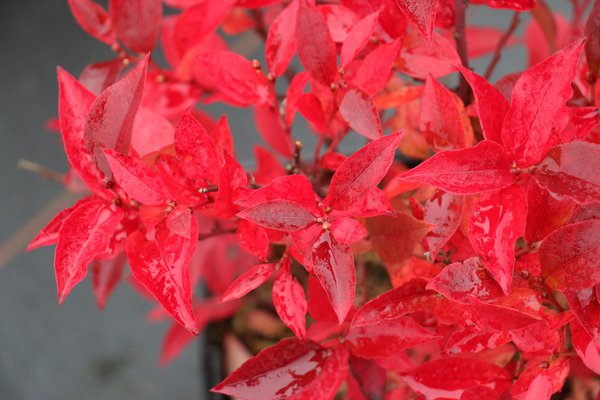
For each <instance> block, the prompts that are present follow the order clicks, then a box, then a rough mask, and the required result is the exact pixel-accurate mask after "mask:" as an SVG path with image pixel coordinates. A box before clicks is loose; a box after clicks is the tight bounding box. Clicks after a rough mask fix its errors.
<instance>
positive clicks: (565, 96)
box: [502, 40, 583, 166]
mask: <svg viewBox="0 0 600 400" xmlns="http://www.w3.org/2000/svg"><path fill="white" fill-rule="evenodd" d="M582 49H583V41H582V40H578V41H576V42H574V43H573V44H571V45H569V46H568V47H565V48H564V49H562V50H560V51H559V52H557V53H556V54H554V55H553V56H551V57H550V58H548V59H546V60H545V61H542V62H541V63H539V64H537V65H535V66H533V67H532V68H530V69H528V70H527V71H525V72H524V73H523V74H522V75H521V77H520V78H519V80H518V81H517V83H516V84H515V87H514V89H513V91H512V97H511V103H510V108H509V110H508V112H507V113H506V117H505V120H504V125H503V127H502V142H503V143H504V146H505V148H506V149H507V150H508V151H509V152H510V153H511V154H512V156H513V157H514V159H515V161H516V162H517V163H519V164H521V165H524V166H528V165H530V164H532V163H536V162H539V161H540V160H541V159H542V157H544V155H545V154H546V152H547V151H548V149H550V147H552V146H553V145H555V144H557V141H558V140H559V138H558V137H557V135H556V133H555V131H559V132H560V131H561V130H562V128H563V127H564V125H565V123H566V121H565V118H564V116H566V113H565V103H566V102H567V100H569V99H570V98H571V96H572V95H573V91H572V89H571V82H572V81H573V79H574V78H575V72H576V67H577V63H578V61H579V55H580V54H581V51H582ZM542 105H543V106H542Z"/></svg>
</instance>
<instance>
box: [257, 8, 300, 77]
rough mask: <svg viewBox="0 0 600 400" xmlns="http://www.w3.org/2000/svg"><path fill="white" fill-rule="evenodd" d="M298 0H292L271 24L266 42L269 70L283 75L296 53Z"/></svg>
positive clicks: (277, 74)
mask: <svg viewBox="0 0 600 400" xmlns="http://www.w3.org/2000/svg"><path fill="white" fill-rule="evenodd" d="M297 14H298V0H294V1H292V2H291V3H290V4H288V5H287V7H286V8H285V9H284V10H283V11H282V12H281V13H279V15H278V16H277V18H275V20H274V21H273V23H272V24H271V27H270V28H269V33H268V34H267V39H266V42H265V58H266V60H267V66H268V67H269V72H271V73H272V74H273V75H274V76H276V77H277V76H280V75H282V74H283V73H284V72H285V70H286V69H287V67H288V65H289V63H290V61H292V58H294V54H295V53H296V15H297Z"/></svg>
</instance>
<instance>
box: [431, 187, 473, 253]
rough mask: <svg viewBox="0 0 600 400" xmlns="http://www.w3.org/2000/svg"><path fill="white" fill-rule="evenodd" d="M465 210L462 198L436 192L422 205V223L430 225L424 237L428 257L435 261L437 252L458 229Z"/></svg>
mask: <svg viewBox="0 0 600 400" xmlns="http://www.w3.org/2000/svg"><path fill="white" fill-rule="evenodd" d="M464 209H465V201H464V198H463V197H462V196H457V195H453V194H451V193H444V192H442V191H440V190H438V191H437V192H436V193H435V194H434V195H433V196H432V197H431V198H430V199H429V200H428V201H426V202H425V204H424V205H423V221H424V222H427V223H428V224H430V225H432V229H431V231H430V232H429V233H428V234H427V236H426V237H425V242H426V243H427V247H428V248H429V256H430V257H431V259H432V260H433V261H435V259H436V257H437V254H438V252H439V251H440V250H441V249H442V247H444V245H445V244H446V243H447V242H448V240H450V238H451V237H452V235H454V233H455V232H456V230H457V229H458V227H459V225H460V223H461V220H462V217H463V211H464Z"/></svg>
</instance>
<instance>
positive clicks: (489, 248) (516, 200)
mask: <svg viewBox="0 0 600 400" xmlns="http://www.w3.org/2000/svg"><path fill="white" fill-rule="evenodd" d="M526 217H527V200H526V197H525V191H524V190H523V189H522V188H520V187H518V186H512V187H509V188H506V189H504V190H502V191H499V192H493V193H485V194H483V195H482V196H481V197H480V199H479V202H478V203H477V204H476V205H475V207H474V209H473V215H472V217H471V221H470V223H469V240H470V242H471V245H472V246H473V249H475V251H476V252H477V253H478V254H479V256H480V257H481V259H482V261H483V265H484V266H485V268H486V269H487V270H488V271H490V273H491V274H492V276H493V277H494V279H496V282H498V284H499V285H500V287H501V288H502V290H504V292H505V293H508V292H509V291H510V286H511V282H512V275H513V269H514V266H515V242H516V240H517V239H518V238H519V237H521V236H524V235H525V221H526Z"/></svg>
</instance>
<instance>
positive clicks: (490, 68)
mask: <svg viewBox="0 0 600 400" xmlns="http://www.w3.org/2000/svg"><path fill="white" fill-rule="evenodd" d="M520 20H521V13H520V12H518V11H515V13H514V14H513V18H512V21H511V22H510V26H509V27H508V29H507V30H506V32H504V35H502V37H501V38H500V40H499V41H498V45H497V46H496V50H495V51H494V55H493V56H492V61H490V65H488V67H487V70H486V71H485V75H484V77H485V79H487V80H489V79H490V78H491V77H492V74H493V73H494V70H495V69H496V66H497V65H498V61H500V56H501V54H502V50H503V49H504V47H505V46H506V44H507V43H508V40H509V39H510V37H511V36H512V35H513V33H514V32H515V30H516V29H517V27H518V26H519V22H520Z"/></svg>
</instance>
